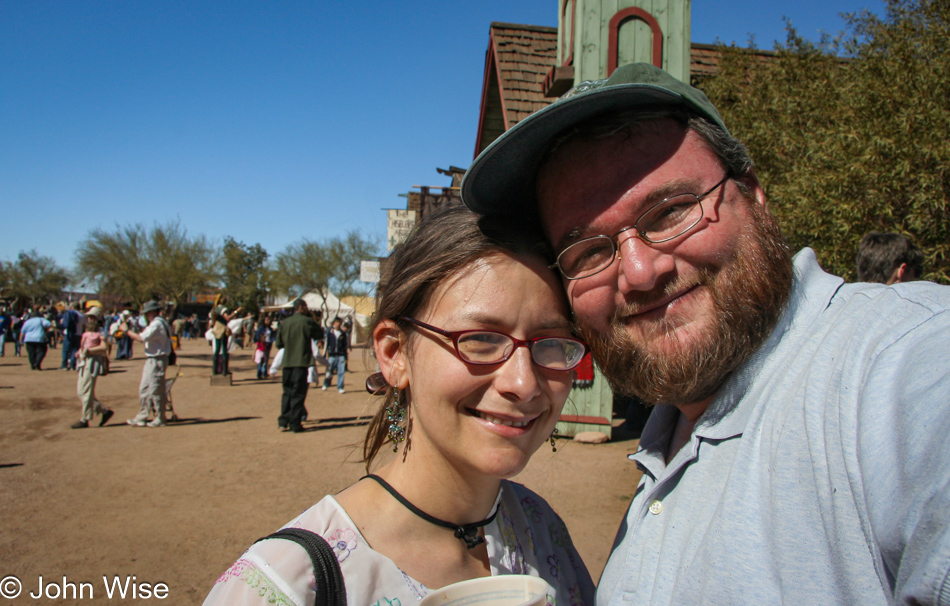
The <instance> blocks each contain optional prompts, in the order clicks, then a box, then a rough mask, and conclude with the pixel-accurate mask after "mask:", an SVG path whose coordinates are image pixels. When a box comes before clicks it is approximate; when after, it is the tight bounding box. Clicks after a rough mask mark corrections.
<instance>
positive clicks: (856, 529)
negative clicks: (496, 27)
mask: <svg viewBox="0 0 950 606" xmlns="http://www.w3.org/2000/svg"><path fill="white" fill-rule="evenodd" d="M462 198H463V200H464V201H465V203H466V204H467V205H468V206H469V207H471V208H472V209H473V210H475V211H477V212H480V213H483V214H487V215H494V216H498V217H503V216H508V217H509V218H510V220H511V221H513V222H517V224H519V225H533V226H537V228H539V229H540V230H541V231H542V232H543V234H544V236H545V238H546V239H547V240H548V241H549V243H550V244H551V245H552V247H553V248H554V251H555V253H556V255H557V257H556V265H555V266H556V267H557V269H558V271H559V272H560V273H561V276H562V278H563V283H564V286H565V289H566V291H567V295H568V297H569V299H570V301H571V305H572V308H573V311H574V314H575V318H576V324H577V329H578V331H579V332H580V333H581V334H582V335H583V336H584V337H585V338H586V339H587V341H588V342H589V344H590V346H591V349H592V351H593V353H594V356H595V359H596V360H597V362H598V364H599V366H600V367H601V369H602V370H603V372H604V374H605V376H606V377H607V379H608V380H609V381H610V384H611V387H612V388H613V390H614V391H615V392H617V393H621V394H625V395H633V396H637V397H639V398H641V399H642V400H644V401H646V402H649V403H652V404H655V405H656V407H655V409H654V411H653V413H652V415H651V417H650V420H649V422H648V423H647V426H646V428H645V429H644V432H643V436H642V438H641V440H640V450H639V451H638V452H637V453H636V454H635V455H632V456H631V458H632V459H634V460H635V461H636V463H637V465H638V466H639V467H640V469H641V470H642V471H643V476H642V478H641V481H640V485H639V486H638V487H637V490H636V493H635V496H634V499H633V502H632V503H631V506H630V509H629V511H628V512H627V515H626V518H625V520H624V521H623V523H622V524H621V527H620V530H619V533H618V536H617V541H616V543H615V545H614V550H613V552H612V554H611V557H610V559H609V561H608V563H607V566H606V568H605V570H604V572H603V575H602V577H601V580H600V584H599V586H598V591H597V602H598V604H700V603H708V604H745V603H761V604H783V603H784V604H819V603H822V604H824V603H832V604H891V603H915V604H937V603H939V604H945V603H950V449H948V448H947V447H946V436H947V435H950V412H948V408H947V401H948V396H950V312H948V308H950V288H947V287H943V286H936V285H933V284H929V283H922V282H917V283H912V284H903V285H899V286H894V287H885V286H883V285H869V284H852V285H845V284H844V283H843V281H842V280H841V279H840V278H837V277H835V276H831V275H829V274H826V273H824V272H823V271H822V270H821V268H820V267H819V266H818V263H817V259H816V257H815V254H814V252H813V251H812V250H811V249H808V248H806V249H803V250H802V251H800V252H799V253H798V254H796V255H795V256H794V258H793V257H792V256H791V254H790V251H789V250H788V249H787V247H786V245H785V244H784V242H783V240H782V238H781V234H780V231H779V228H778V226H777V224H776V222H775V221H774V219H773V218H772V216H771V215H770V213H769V211H768V209H767V207H766V200H765V194H764V192H763V190H762V187H761V186H760V184H759V182H758V180H757V179H756V176H755V172H754V170H753V164H752V160H751V159H750V158H749V156H748V153H747V151H746V149H745V147H744V146H743V145H742V144H741V143H740V142H739V141H737V140H736V139H735V138H734V137H732V136H731V135H730V133H729V131H728V129H727V128H726V125H725V124H724V123H723V120H722V118H721V117H720V115H719V113H718V112H717V111H716V109H715V108H714V107H713V106H712V104H711V103H710V102H709V100H708V99H707V98H706V97H705V95H703V93H702V92H700V91H698V90H696V89H694V88H692V87H690V86H688V85H686V84H683V83H682V82H679V81H677V80H675V79H674V78H672V77H671V76H669V75H668V74H666V73H665V72H663V71H662V70H659V69H657V68H655V67H653V66H650V65H645V64H636V65H627V66H624V67H621V68H619V69H617V70H616V71H615V72H614V73H613V74H612V75H611V76H610V78H608V79H607V80H604V81H598V82H588V83H583V84H582V85H579V86H578V87H576V88H575V89H574V90H572V91H571V92H570V93H568V94H567V95H565V97H563V98H561V99H560V100H558V101H557V102H555V103H554V104H552V105H550V106H548V107H547V108H545V109H543V110H541V111H539V112H537V113H535V114H533V115H532V116H530V117H528V118H527V119H525V120H523V121H522V122H520V123H518V124H517V125H515V126H514V127H513V128H511V129H510V130H509V131H507V132H506V133H505V134H504V135H502V136H501V137H500V138H499V139H498V140H496V141H495V142H494V143H492V145H490V146H489V147H488V148H487V149H486V150H485V151H484V152H483V153H482V154H481V155H479V157H478V158H476V160H475V162H474V163H473V164H472V167H471V168H470V169H469V171H468V173H467V174H466V176H465V179H464V181H463V183H462ZM828 237H832V234H828Z"/></svg>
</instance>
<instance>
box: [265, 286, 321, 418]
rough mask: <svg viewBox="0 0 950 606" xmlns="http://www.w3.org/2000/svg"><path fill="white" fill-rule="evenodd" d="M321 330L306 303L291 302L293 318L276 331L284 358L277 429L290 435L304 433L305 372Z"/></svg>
mask: <svg viewBox="0 0 950 606" xmlns="http://www.w3.org/2000/svg"><path fill="white" fill-rule="evenodd" d="M319 334H320V327H319V326H317V323H316V322H314V321H313V318H311V317H310V310H309V308H308V307H307V302H306V301H304V300H303V299H297V300H296V301H294V314H293V315H292V316H290V317H289V318H287V319H286V320H284V321H283V322H281V323H280V327H279V328H278V329H277V339H276V341H275V342H276V344H277V348H278V349H281V348H283V350H284V355H283V370H282V378H283V388H284V390H283V395H282V396H281V402H280V416H279V417H278V418H277V426H278V427H280V428H281V429H288V430H290V431H291V432H293V433H299V432H301V431H303V425H301V423H302V421H303V418H304V416H305V415H306V414H307V409H306V408H305V406H304V405H305V403H306V400H307V388H308V387H309V386H310V385H309V383H307V369H308V368H309V367H310V365H311V364H313V350H312V348H311V341H312V340H313V339H316V338H318V336H319Z"/></svg>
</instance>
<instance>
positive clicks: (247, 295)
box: [223, 237, 270, 314]
mask: <svg viewBox="0 0 950 606" xmlns="http://www.w3.org/2000/svg"><path fill="white" fill-rule="evenodd" d="M223 252H224V292H225V294H227V295H228V299H229V300H230V301H231V302H232V303H233V305H234V306H235V307H238V306H240V307H243V308H244V309H246V310H247V311H249V312H250V313H252V314H256V313H257V312H258V310H260V308H261V307H262V306H263V305H264V303H265V300H266V298H267V292H268V290H269V286H270V271H269V270H268V267H267V251H266V250H264V248H263V247H262V246H261V245H260V244H254V245H252V246H248V245H246V244H244V243H243V242H238V241H236V240H235V239H234V238H230V237H228V238H226V239H225V241H224V251H223Z"/></svg>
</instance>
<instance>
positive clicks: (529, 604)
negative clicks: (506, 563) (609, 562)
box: [419, 574, 553, 606]
mask: <svg viewBox="0 0 950 606" xmlns="http://www.w3.org/2000/svg"><path fill="white" fill-rule="evenodd" d="M548 593H553V591H551V588H550V587H549V586H548V584H547V582H545V580H544V579H541V578H538V577H532V576H528V575H522V574H503V575H499V576H495V577H481V578H478V579H471V580H469V581H462V582H460V583H452V584H451V585H446V586H445V587H443V588H441V589H434V590H432V592H430V593H429V595H427V596H426V597H424V598H422V601H421V602H419V606H545V604H547V599H548Z"/></svg>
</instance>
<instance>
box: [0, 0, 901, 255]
mask: <svg viewBox="0 0 950 606" xmlns="http://www.w3.org/2000/svg"><path fill="white" fill-rule="evenodd" d="M862 8H868V9H870V10H872V11H873V12H876V13H878V14H882V13H883V2H882V0H826V1H817V0H772V1H763V0H693V2H692V11H693V12H692V32H693V35H692V38H693V41H694V42H705V43H712V42H715V41H716V39H717V38H718V39H720V40H722V41H725V42H732V41H735V42H737V43H739V44H745V43H746V42H747V40H748V39H749V36H750V35H754V36H755V40H756V43H757V45H758V46H759V47H760V48H771V47H772V45H773V41H774V40H784V39H785V32H784V27H785V26H784V22H783V20H782V19H783V17H788V18H789V19H790V20H791V22H792V24H793V25H794V26H795V27H796V28H797V29H798V30H799V33H800V34H801V35H803V36H804V37H806V38H808V39H812V40H816V39H817V38H818V36H819V35H820V32H821V31H824V32H828V33H831V34H834V33H835V32H837V31H839V30H841V29H843V28H844V21H843V20H842V19H841V17H840V16H839V15H840V14H841V13H843V12H850V11H856V10H859V9H862ZM492 21H504V22H509V23H526V24H532V25H546V26H556V25H557V0H507V1H502V0H475V1H467V2H463V1H461V0H439V1H437V0H419V1H400V2H397V1H395V0H393V1H381V0H376V1H374V0H370V1H368V2H363V3H356V2H346V1H343V0H332V1H331V0H326V1H310V2H303V1H296V0H281V1H276V0H275V1H255V2H247V1H243V0H227V1H213V0H200V1H192V0H187V1H181V0H123V1H117V2H107V1H101V0H83V1H61V2H54V1H45V0H29V1H27V0H0V209H2V211H3V219H2V223H0V224H2V225H3V235H2V236H0V260H8V261H12V260H15V259H16V255H17V254H18V253H19V252H20V251H22V250H30V249H36V250H37V251H38V252H39V253H40V254H42V255H46V256H51V257H53V258H54V259H56V261H57V262H58V263H59V264H60V265H62V266H64V267H67V268H71V267H72V265H73V254H74V252H75V250H76V246H77V244H78V243H79V242H80V241H81V240H82V239H83V238H84V237H86V236H87V235H88V233H89V232H90V230H92V229H94V228H97V227H102V228H105V229H107V230H113V229H115V225H116V223H118V224H120V225H126V224H131V223H144V224H146V225H151V224H153V223H155V222H160V223H164V222H167V221H169V220H176V219H180V221H181V223H182V225H184V226H185V227H186V228H187V229H188V231H189V233H191V234H199V233H203V234H205V235H207V236H208V237H209V238H211V239H213V240H215V241H218V242H220V241H222V240H223V238H224V237H225V236H232V237H234V238H236V239H237V240H241V241H244V242H246V243H248V244H252V243H255V242H259V243H261V244H262V245H263V246H264V247H265V248H266V249H267V250H268V251H269V252H270V253H271V254H276V253H277V252H280V251H281V250H283V249H284V248H285V247H286V246H287V245H288V244H290V243H292V242H297V241H299V240H301V239H302V238H304V237H307V238H311V239H323V238H328V237H332V236H337V235H343V234H344V233H346V232H347V231H349V230H352V229H360V230H362V231H363V232H364V233H365V234H380V235H382V234H384V233H385V229H386V221H385V213H384V212H383V211H382V210H381V209H383V208H396V207H404V205H405V200H404V198H400V197H399V194H400V193H405V192H407V191H409V190H410V188H411V186H412V185H435V186H442V185H447V184H448V181H447V178H446V177H444V176H443V175H440V174H438V173H437V172H436V167H440V168H448V166H449V165H455V166H461V167H465V166H468V164H469V163H470V162H471V160H472V152H473V148H474V142H475V131H476V128H477V125H478V104H479V99H480V95H481V82H482V74H483V71H484V59H485V50H486V48H487V45H488V28H489V24H490V23H491V22H492Z"/></svg>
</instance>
